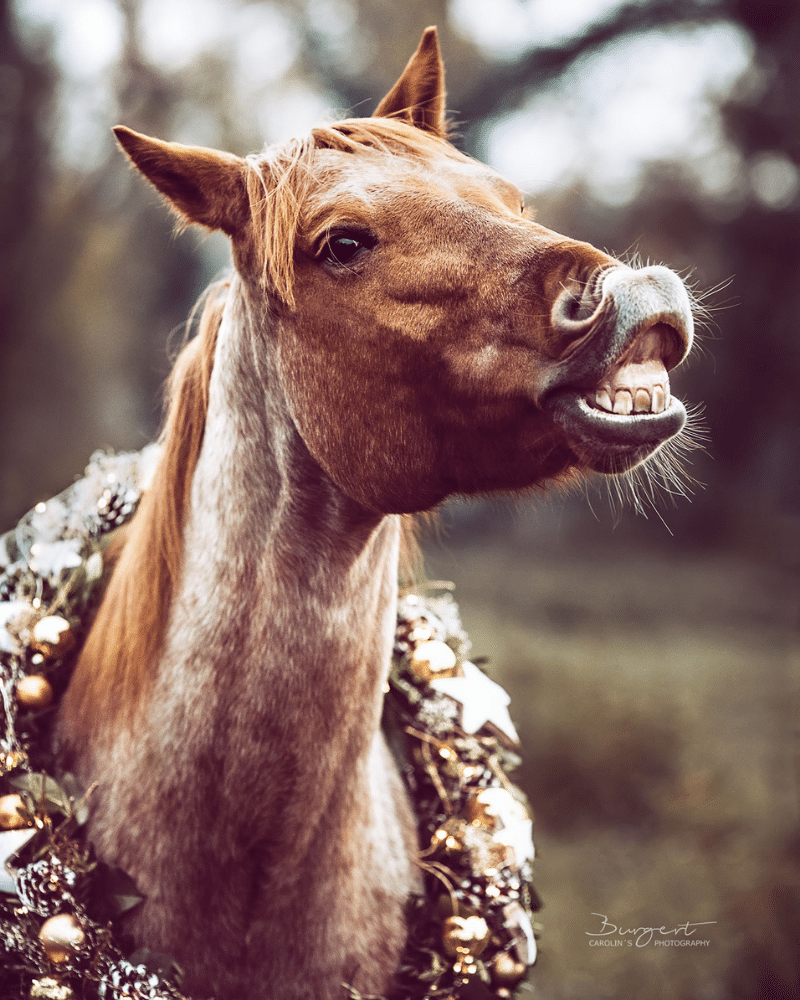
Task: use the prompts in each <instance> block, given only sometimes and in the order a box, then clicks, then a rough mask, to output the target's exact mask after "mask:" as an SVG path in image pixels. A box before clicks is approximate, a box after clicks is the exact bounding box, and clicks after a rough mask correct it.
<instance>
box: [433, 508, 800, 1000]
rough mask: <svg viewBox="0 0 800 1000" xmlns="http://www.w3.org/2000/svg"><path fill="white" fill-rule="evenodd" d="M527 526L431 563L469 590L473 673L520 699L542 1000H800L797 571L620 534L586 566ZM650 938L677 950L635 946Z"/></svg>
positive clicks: (473, 541) (446, 551)
mask: <svg viewBox="0 0 800 1000" xmlns="http://www.w3.org/2000/svg"><path fill="white" fill-rule="evenodd" d="M523 520H524V515H517V517H516V518H510V519H509V518H508V517H507V516H506V521H507V522H509V523H510V524H511V531H510V534H508V535H506V536H505V537H504V538H502V539H501V536H500V535H493V537H492V538H491V539H489V540H487V539H486V535H485V534H480V533H478V534H477V535H476V534H474V533H472V534H471V533H470V532H469V530H463V529H462V530H458V531H456V532H454V533H451V535H450V536H449V537H448V535H447V534H445V535H444V537H443V538H439V539H438V540H431V541H429V543H428V544H426V561H427V570H428V574H429V576H430V577H431V578H442V579H448V580H453V581H455V582H456V584H457V591H456V595H457V598H458V600H459V602H460V605H461V611H462V617H463V619H464V623H465V625H466V627H467V629H468V631H469V632H470V635H471V638H472V641H473V654H474V655H475V656H486V657H488V658H489V661H490V666H491V672H492V674H493V676H494V677H496V678H497V679H498V680H500V681H501V682H502V683H503V684H504V685H505V686H506V687H507V688H508V690H509V692H510V693H511V695H512V698H513V701H512V706H511V707H512V715H513V716H514V718H515V720H516V721H517V723H518V728H519V730H520V734H521V737H522V740H523V744H524V747H525V763H524V765H523V768H522V770H521V773H520V774H519V777H520V779H521V784H522V785H523V787H524V788H525V790H526V791H527V793H528V794H529V796H530V799H531V803H532V805H533V810H534V815H535V820H536V830H537V831H538V832H537V836H536V841H537V848H538V852H539V856H538V861H537V868H536V882H535V884H536V887H537V889H538V890H539V892H540V894H541V896H542V898H543V900H544V903H545V906H544V909H543V910H542V912H541V914H540V919H541V923H542V925H543V937H542V941H541V957H540V962H539V964H538V965H537V967H536V969H535V970H534V972H533V974H532V976H531V986H532V987H533V989H534V992H533V995H534V996H539V997H542V998H548V1000H551V998H552V1000H601V998H615V1000H628V998H636V1000H728V998H731V1000H740V998H764V1000H767V998H779V997H780V998H783V997H786V998H788V997H795V996H800V825H799V824H798V818H800V803H799V801H798V794H799V786H798V757H797V754H798V748H797V719H798V714H797V709H798V692H799V691H800V644H799V643H798V637H797V631H796V625H797V621H798V610H799V609H800V592H799V591H798V580H797V574H796V571H795V570H793V569H792V567H791V565H787V563H790V560H787V559H783V560H782V561H781V560H778V561H774V560H773V561H772V562H768V561H767V560H766V559H765V558H763V557H761V558H758V559H757V558H755V557H752V556H751V557H745V556H733V555H730V554H719V553H717V554H708V553H705V554H702V553H699V552H695V553H694V554H690V555H687V554H686V553H685V552H679V551H677V550H672V551H671V550H670V546H669V544H666V545H660V546H658V548H654V549H653V550H652V551H651V550H650V549H647V550H643V549H642V548H641V547H636V546H628V545H626V544H625V542H624V538H623V539H622V540H620V541H617V540H616V539H615V537H614V535H613V533H611V532H607V533H606V534H607V537H606V540H605V542H603V543H601V544H600V545H599V547H598V548H595V549H593V550H592V551H591V552H586V551H585V550H584V551H583V552H582V553H581V554H579V553H578V552H577V551H576V549H577V546H576V545H574V544H567V545H566V546H561V547H560V548H559V546H558V545H556V544H553V545H549V543H547V542H546V543H545V544H544V545H540V544H538V543H536V544H531V543H530V535H531V531H533V532H534V533H535V526H534V528H533V529H530V528H528V529H525V530H523V531H522V534H520V530H519V525H520V524H521V523H522V522H523ZM515 524H516V525H517V529H516V533H515V529H514V525H515ZM556 533H557V532H556ZM545 534H547V532H545ZM598 534H601V535H602V530H601V529H598ZM550 535H551V536H552V535H553V532H552V531H550ZM666 537H667V538H668V536H666ZM593 914H594V915H593ZM597 914H600V915H603V916H605V918H606V920H607V924H606V929H607V930H610V925H612V924H613V925H614V926H615V927H616V928H617V929H618V931H617V933H609V934H606V935H604V938H605V939H606V940H608V941H609V944H604V945H598V944H591V942H592V941H593V940H598V938H592V937H591V936H590V934H591V933H597V932H599V931H600V930H601V925H602V917H601V916H597ZM687 921H688V922H689V923H690V924H699V923H701V922H702V923H705V922H709V923H706V925H705V926H702V927H695V928H692V927H689V928H686V927H685V926H684V929H683V930H682V931H681V930H680V928H681V927H682V926H683V925H686V923H687ZM643 927H653V928H659V929H660V928H663V929H664V930H663V931H661V930H658V931H657V932H655V933H654V934H653V935H652V940H648V938H650V937H651V936H650V935H648V934H645V935H633V934H630V933H628V934H626V933H624V932H625V931H630V930H633V929H635V928H643ZM689 931H691V932H693V933H692V934H691V935H690V934H689V933H688V932H689ZM683 940H685V941H687V942H688V941H692V940H703V941H706V942H707V944H702V945H694V944H691V945H689V944H679V941H683ZM616 941H618V942H619V943H618V944H616V943H614V942H616ZM657 941H658V942H659V943H657ZM670 941H671V942H672V943H665V942H670Z"/></svg>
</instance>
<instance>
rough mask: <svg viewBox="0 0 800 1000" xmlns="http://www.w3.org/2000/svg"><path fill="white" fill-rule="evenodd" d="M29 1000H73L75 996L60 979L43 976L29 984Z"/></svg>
mask: <svg viewBox="0 0 800 1000" xmlns="http://www.w3.org/2000/svg"><path fill="white" fill-rule="evenodd" d="M29 996H30V1000H75V994H74V993H73V992H72V989H71V988H70V987H69V986H65V985H64V983H62V982H61V980H60V979H55V978H54V977H53V976H44V977H43V978H42V979H34V981H33V982H32V983H31V992H30V994H29Z"/></svg>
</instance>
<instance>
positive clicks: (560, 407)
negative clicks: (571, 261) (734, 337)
mask: <svg viewBox="0 0 800 1000" xmlns="http://www.w3.org/2000/svg"><path fill="white" fill-rule="evenodd" d="M551 328H552V331H553V335H554V343H558V344H559V346H560V356H559V357H558V359H557V360H556V361H555V363H554V364H553V366H552V367H551V368H550V370H549V371H548V372H547V373H546V375H545V376H544V378H543V380H542V383H541V384H540V386H539V391H538V393H537V403H538V405H539V406H540V407H541V408H542V409H543V410H544V411H545V412H546V413H548V414H549V415H550V416H551V417H552V419H553V420H554V421H555V422H556V423H557V424H558V425H559V426H560V427H561V428H562V430H564V432H565V433H566V435H567V438H568V439H569V442H570V446H571V447H572V449H573V451H574V452H575V453H576V455H577V456H578V458H579V459H580V460H581V462H582V463H583V464H585V465H586V466H588V467H589V468H591V469H594V470H596V471H598V472H605V473H614V472H624V471H626V470H627V469H630V468H632V467H633V466H634V465H637V464H638V463H639V462H641V461H643V460H644V459H645V458H647V457H648V456H649V455H650V454H652V453H653V452H654V451H655V450H656V449H657V448H658V447H659V446H660V445H662V444H663V443H664V442H665V441H667V440H669V439H670V438H671V437H674V436H675V435H676V434H678V433H679V432H680V431H681V429H682V428H683V426H684V424H685V423H686V410H685V408H684V406H683V404H682V403H681V401H680V400H679V399H676V398H675V397H674V396H672V395H671V393H670V386H669V377H668V374H667V373H668V372H669V371H671V370H672V369H673V368H675V367H676V366H677V365H679V364H680V363H681V361H683V359H684V358H685V357H686V356H687V355H688V353H689V351H690V350H691V346H692V340H693V320H692V311H691V303H690V299H689V294H688V292H687V290H686V287H685V286H684V284H683V282H682V281H681V280H680V278H679V277H678V276H677V275H676V274H675V273H674V272H672V271H670V270H669V269H668V268H666V267H661V266H654V267H646V268H642V269H641V270H638V271H635V270H633V269H632V268H629V267H625V266H624V265H617V266H614V267H611V268H605V269H603V270H601V271H599V272H598V273H597V274H595V276H594V278H593V279H592V280H591V281H590V282H589V283H588V284H584V285H582V286H581V287H580V288H579V289H578V288H571V287H566V288H565V289H564V290H563V291H562V292H561V293H560V294H559V296H558V297H557V299H556V300H555V302H554V304H553V307H552V311H551Z"/></svg>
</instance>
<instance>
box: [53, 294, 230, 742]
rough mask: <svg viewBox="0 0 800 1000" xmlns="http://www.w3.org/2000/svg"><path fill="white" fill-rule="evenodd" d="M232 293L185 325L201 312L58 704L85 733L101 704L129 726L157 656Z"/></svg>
mask: <svg viewBox="0 0 800 1000" xmlns="http://www.w3.org/2000/svg"><path fill="white" fill-rule="evenodd" d="M229 285H230V283H229V282H228V281H220V282H218V283H216V284H214V285H211V286H210V287H209V288H208V289H207V290H206V292H205V293H204V295H203V297H202V298H201V300H200V302H199V303H198V305H197V307H195V309H194V310H193V312H192V316H190V319H189V324H191V322H192V318H193V316H194V315H195V314H196V313H197V312H198V311H200V319H199V322H198V332H197V336H196V337H194V339H193V340H190V341H189V342H188V343H187V344H186V346H185V347H184V348H183V350H182V351H181V353H180V355H179V356H178V360H177V362H176V364H175V367H174V369H173V371H172V374H171V376H170V379H169V382H168V384H167V402H168V406H167V419H166V422H165V425H164V430H163V432H162V435H161V442H162V454H161V457H160V459H159V462H158V465H157V467H156V471H155V475H154V477H153V481H152V483H151V484H150V487H149V488H148V489H147V490H146V492H145V493H144V495H143V497H142V501H141V503H140V506H139V510H138V511H137V513H136V516H135V517H134V518H133V520H132V521H131V523H130V525H129V526H127V527H126V528H124V529H122V531H121V533H120V538H119V539H115V540H114V542H113V543H112V546H111V548H110V550H109V555H110V557H111V559H112V560H113V559H114V557H115V556H118V559H117V561H116V566H115V568H114V573H113V576H112V577H111V582H110V583H109V586H108V590H107V592H106V595H105V598H104V600H103V603H102V604H101V606H100V610H99V612H98V615H97V619H96V620H95V623H94V625H93V627H92V629H91V630H90V632H89V636H88V638H87V641H86V644H85V646H84V648H83V651H82V652H81V656H80V659H79V660H78V664H77V666H76V668H75V674H74V676H73V680H72V683H71V684H70V687H69V689H68V691H67V694H66V696H65V700H64V707H65V711H66V712H67V713H68V714H69V716H71V719H72V721H73V723H74V724H75V725H76V726H77V727H78V728H79V730H81V731H82V732H83V733H85V734H88V733H89V732H90V731H91V729H92V726H93V722H94V721H95V720H96V719H97V718H98V712H97V709H98V708H99V706H100V705H107V706H108V707H109V708H111V709H113V712H112V714H116V713H120V714H121V715H123V716H127V717H128V719H132V718H133V714H134V711H135V708H136V706H137V704H138V702H139V698H140V695H141V694H142V692H143V690H144V688H145V685H146V681H147V679H148V678H149V676H150V675H151V674H152V670H151V667H152V664H153V662H154V660H155V658H156V656H157V655H158V652H159V650H160V648H161V644H162V641H163V636H164V629H165V626H166V622H167V615H168V612H169V608H170V604H171V601H172V595H173V593H174V589H175V583H176V581H177V579H178V576H179V574H180V571H181V564H182V561H183V525H184V520H185V514H186V508H187V505H188V500H189V494H190V490H191V483H192V476H193V474H194V469H195V466H196V464H197V458H198V456H199V454H200V446H201V445H202V442H203V431H204V428H205V419H206V412H207V409H208V386H209V381H210V378H211V369H212V366H213V363H214V349H215V347H216V343H217V332H218V330H219V326H220V322H221V319H222V310H223V308H224V305H225V299H226V294H227V291H228V288H229Z"/></svg>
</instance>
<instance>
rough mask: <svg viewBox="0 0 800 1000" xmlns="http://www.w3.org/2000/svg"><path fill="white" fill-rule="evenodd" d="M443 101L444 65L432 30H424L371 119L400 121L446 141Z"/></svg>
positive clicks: (434, 32) (436, 38)
mask: <svg viewBox="0 0 800 1000" xmlns="http://www.w3.org/2000/svg"><path fill="white" fill-rule="evenodd" d="M444 97H445V90H444V63H443V62H442V57H441V55H440V53H439V39H438V37H437V34H436V28H426V29H425V31H424V32H423V34H422V41H421V42H420V43H419V47H418V48H417V51H416V52H415V53H414V55H413V56H412V57H411V58H410V59H409V60H408V65H407V66H406V68H405V69H404V70H403V73H402V76H401V77H400V79H399V80H398V81H397V83H396V84H395V85H394V86H393V87H392V89H391V90H390V91H389V93H388V94H387V95H386V97H384V99H383V100H382V101H381V103H380V104H379V105H378V107H377V108H376V109H375V113H374V114H373V116H372V117H373V118H404V119H405V120H406V121H407V122H408V123H409V124H410V125H416V126H417V128H422V129H425V130H427V131H428V132H433V134H434V135H438V136H439V137H440V138H442V139H446V138H447V125H446V123H445V118H444Z"/></svg>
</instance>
